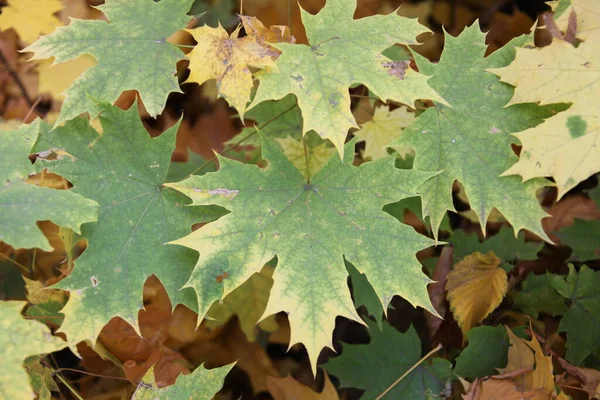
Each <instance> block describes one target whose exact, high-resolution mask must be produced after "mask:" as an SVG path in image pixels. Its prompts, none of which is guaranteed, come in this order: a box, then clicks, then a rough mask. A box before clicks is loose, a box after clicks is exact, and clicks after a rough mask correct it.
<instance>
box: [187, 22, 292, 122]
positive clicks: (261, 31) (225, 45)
mask: <svg viewBox="0 0 600 400" xmlns="http://www.w3.org/2000/svg"><path fill="white" fill-rule="evenodd" d="M240 18H241V20H242V25H243V27H244V30H245V31H246V33H247V36H244V37H242V38H240V37H238V36H239V33H240V30H241V28H242V27H241V26H238V27H237V29H236V30H235V31H233V33H232V34H231V36H229V35H228V34H227V31H225V29H223V27H221V26H220V25H219V26H218V27H217V28H211V27H210V26H207V25H204V26H201V27H199V28H195V29H188V30H186V31H187V32H189V33H190V34H191V35H192V36H193V37H194V39H195V40H196V42H198V44H197V45H196V46H195V47H194V49H192V51H191V52H190V53H189V54H188V58H189V60H190V65H189V69H190V76H189V77H188V79H187V81H186V82H185V83H189V82H196V83H198V84H200V85H201V84H202V83H204V82H206V81H207V80H209V79H215V80H216V81H217V94H218V96H220V97H223V98H224V99H225V100H227V102H228V103H229V104H230V105H231V106H232V107H234V108H235V109H236V110H237V111H238V113H239V114H240V118H241V119H242V120H243V119H244V112H245V110H246V104H247V103H248V102H249V101H250V94H251V90H252V87H253V80H252V72H251V71H250V67H254V68H265V67H272V66H274V63H273V60H274V58H275V57H277V56H278V55H279V51H278V50H277V49H275V48H272V47H271V46H269V45H268V44H267V43H275V42H279V41H288V42H293V37H292V36H291V35H290V34H289V30H287V28H284V27H282V26H272V27H271V29H267V28H266V27H265V26H264V25H263V24H262V23H261V22H260V21H259V20H257V19H256V18H254V17H245V16H241V17H240Z"/></svg>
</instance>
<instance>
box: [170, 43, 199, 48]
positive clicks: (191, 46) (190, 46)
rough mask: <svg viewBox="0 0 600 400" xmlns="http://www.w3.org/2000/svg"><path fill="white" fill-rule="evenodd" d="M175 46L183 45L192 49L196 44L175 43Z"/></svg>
mask: <svg viewBox="0 0 600 400" xmlns="http://www.w3.org/2000/svg"><path fill="white" fill-rule="evenodd" d="M175 46H177V47H185V48H186V49H193V48H194V47H196V45H192V44H176V45H175Z"/></svg>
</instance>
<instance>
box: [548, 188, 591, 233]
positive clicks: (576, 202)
mask: <svg viewBox="0 0 600 400" xmlns="http://www.w3.org/2000/svg"><path fill="white" fill-rule="evenodd" d="M547 211H548V213H549V214H550V215H551V216H552V217H551V218H544V219H543V220H542V226H543V228H544V231H545V232H546V234H548V236H549V237H550V239H552V240H553V241H554V242H560V239H559V238H558V237H557V236H556V235H554V234H553V232H557V231H559V230H561V229H563V228H566V227H567V226H571V225H573V224H574V223H575V218H578V219H588V220H591V219H600V208H598V205H597V204H596V202H595V201H594V200H591V199H588V198H587V197H585V196H583V195H575V196H569V197H567V198H563V199H561V200H560V201H559V202H558V203H555V204H553V205H552V207H550V209H549V210H547Z"/></svg>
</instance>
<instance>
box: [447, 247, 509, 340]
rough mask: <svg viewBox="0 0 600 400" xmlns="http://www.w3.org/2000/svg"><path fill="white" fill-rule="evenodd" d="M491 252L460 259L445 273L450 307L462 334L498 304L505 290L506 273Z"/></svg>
mask: <svg viewBox="0 0 600 400" xmlns="http://www.w3.org/2000/svg"><path fill="white" fill-rule="evenodd" d="M499 265H500V259H499V258H498V257H496V255H495V254H494V252H493V251H489V252H487V253H486V254H481V253H473V254H471V255H470V256H467V257H465V258H463V259H462V260H461V261H460V262H459V263H458V264H456V265H455V266H454V269H453V270H452V271H451V272H450V273H449V274H448V278H447V279H448V282H447V283H446V290H447V291H448V301H449V302H450V308H451V309H452V312H453V314H454V317H455V318H456V321H457V322H458V325H459V326H460V328H461V330H462V332H463V334H466V333H467V332H468V331H469V329H471V328H472V327H473V326H475V325H476V324H478V323H479V322H481V321H483V319H484V318H485V317H486V316H487V315H488V314H489V313H491V312H492V311H493V310H494V309H496V307H498V306H499V305H500V303H501V302H502V299H503V298H504V295H505V294H506V291H507V289H508V279H507V276H506V271H504V270H503V269H502V268H499Z"/></svg>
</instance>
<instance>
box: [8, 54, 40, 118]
mask: <svg viewBox="0 0 600 400" xmlns="http://www.w3.org/2000/svg"><path fill="white" fill-rule="evenodd" d="M0 62H2V64H3V65H4V68H6V70H7V71H8V73H9V74H10V76H11V77H12V78H13V80H14V81H15V83H16V84H17V86H18V87H19V90H21V94H22V95H23V97H24V98H25V101H26V102H27V104H28V105H29V107H33V100H31V97H29V93H27V89H26V88H25V85H24V84H23V81H22V80H21V78H20V77H19V74H17V71H15V70H14V69H13V68H12V67H11V65H10V63H9V62H8V59H7V58H6V57H5V56H4V53H3V52H2V50H0Z"/></svg>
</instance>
